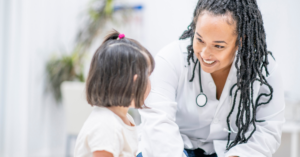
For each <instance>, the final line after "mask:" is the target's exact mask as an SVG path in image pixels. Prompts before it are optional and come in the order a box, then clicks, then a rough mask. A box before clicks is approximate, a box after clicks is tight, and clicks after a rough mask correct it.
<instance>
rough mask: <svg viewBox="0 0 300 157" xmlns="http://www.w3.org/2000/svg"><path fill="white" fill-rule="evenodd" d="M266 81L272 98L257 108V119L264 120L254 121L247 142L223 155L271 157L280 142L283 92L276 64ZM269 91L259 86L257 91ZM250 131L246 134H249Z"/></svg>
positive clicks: (283, 106)
mask: <svg viewBox="0 0 300 157" xmlns="http://www.w3.org/2000/svg"><path fill="white" fill-rule="evenodd" d="M267 81H268V83H269V84H270V85H271V86H272V87H273V98H272V100H271V101H270V103H269V104H266V105H262V106H260V107H258V109H257V120H265V122H262V123H256V131H255V132H254V134H253V135H252V137H251V138H250V139H249V141H248V142H247V143H244V144H239V145H236V146H235V147H233V148H231V149H230V150H229V151H228V152H227V153H225V157H228V156H239V157H254V156H255V157H272V154H273V153H275V151H276V150H277V149H278V147H279V145H280V142H281V133H282V125H283V123H284V122H285V118H284V108H285V102H284V93H283V91H284V90H283V87H282V81H281V75H280V72H279V68H278V65H277V64H276V65H275V67H274V69H273V70H272V73H270V76H269V77H267ZM261 93H270V91H269V88H268V87H267V86H265V85H263V86H261V87H260V89H259V93H258V94H261ZM268 98H269V97H267V98H266V97H264V96H263V97H262V98H261V99H260V102H266V101H267V99H268ZM249 134H250V131H249V132H247V134H246V135H249Z"/></svg>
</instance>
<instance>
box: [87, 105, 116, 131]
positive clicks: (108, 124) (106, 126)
mask: <svg viewBox="0 0 300 157" xmlns="http://www.w3.org/2000/svg"><path fill="white" fill-rule="evenodd" d="M83 128H85V129H87V130H88V132H93V131H97V130H103V131H104V130H106V131H111V132H113V131H117V130H119V129H121V126H120V124H119V123H118V119H117V117H116V115H114V113H113V112H112V111H110V110H109V109H107V108H105V107H97V106H94V107H93V111H92V112H91V114H90V116H89V117H88V119H87V120H86V122H85V124H84V126H83Z"/></svg>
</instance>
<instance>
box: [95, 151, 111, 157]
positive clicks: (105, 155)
mask: <svg viewBox="0 0 300 157" xmlns="http://www.w3.org/2000/svg"><path fill="white" fill-rule="evenodd" d="M93 157H114V156H113V154H112V153H110V152H107V151H95V152H93Z"/></svg>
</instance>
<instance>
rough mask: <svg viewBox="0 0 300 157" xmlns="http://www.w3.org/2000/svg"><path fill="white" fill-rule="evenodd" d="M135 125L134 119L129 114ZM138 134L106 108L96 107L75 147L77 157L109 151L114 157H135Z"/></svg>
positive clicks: (88, 156)
mask: <svg viewBox="0 0 300 157" xmlns="http://www.w3.org/2000/svg"><path fill="white" fill-rule="evenodd" d="M127 117H128V119H129V121H130V122H131V123H132V124H134V121H133V119H132V117H131V116H130V115H129V114H127ZM137 145H138V140H137V132H136V128H135V127H134V126H128V125H126V124H125V123H124V122H123V121H122V119H121V118H120V117H119V116H117V115H116V114H115V113H113V112H112V111H111V110H109V109H107V108H105V107H97V106H94V108H93V111H92V113H91V114H90V116H89V117H88V119H87V120H86V121H85V123H84V125H83V127H82V129H81V131H80V133H79V135H78V137H77V140H76V145H75V152H74V155H75V157H92V156H93V152H95V151H103V150H104V151H107V152H110V153H112V154H113V156H114V157H135V154H136V153H137Z"/></svg>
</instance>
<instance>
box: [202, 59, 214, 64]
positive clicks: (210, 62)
mask: <svg viewBox="0 0 300 157" xmlns="http://www.w3.org/2000/svg"><path fill="white" fill-rule="evenodd" d="M203 61H204V62H205V63H207V64H213V63H214V62H215V61H207V60H205V59H203Z"/></svg>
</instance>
